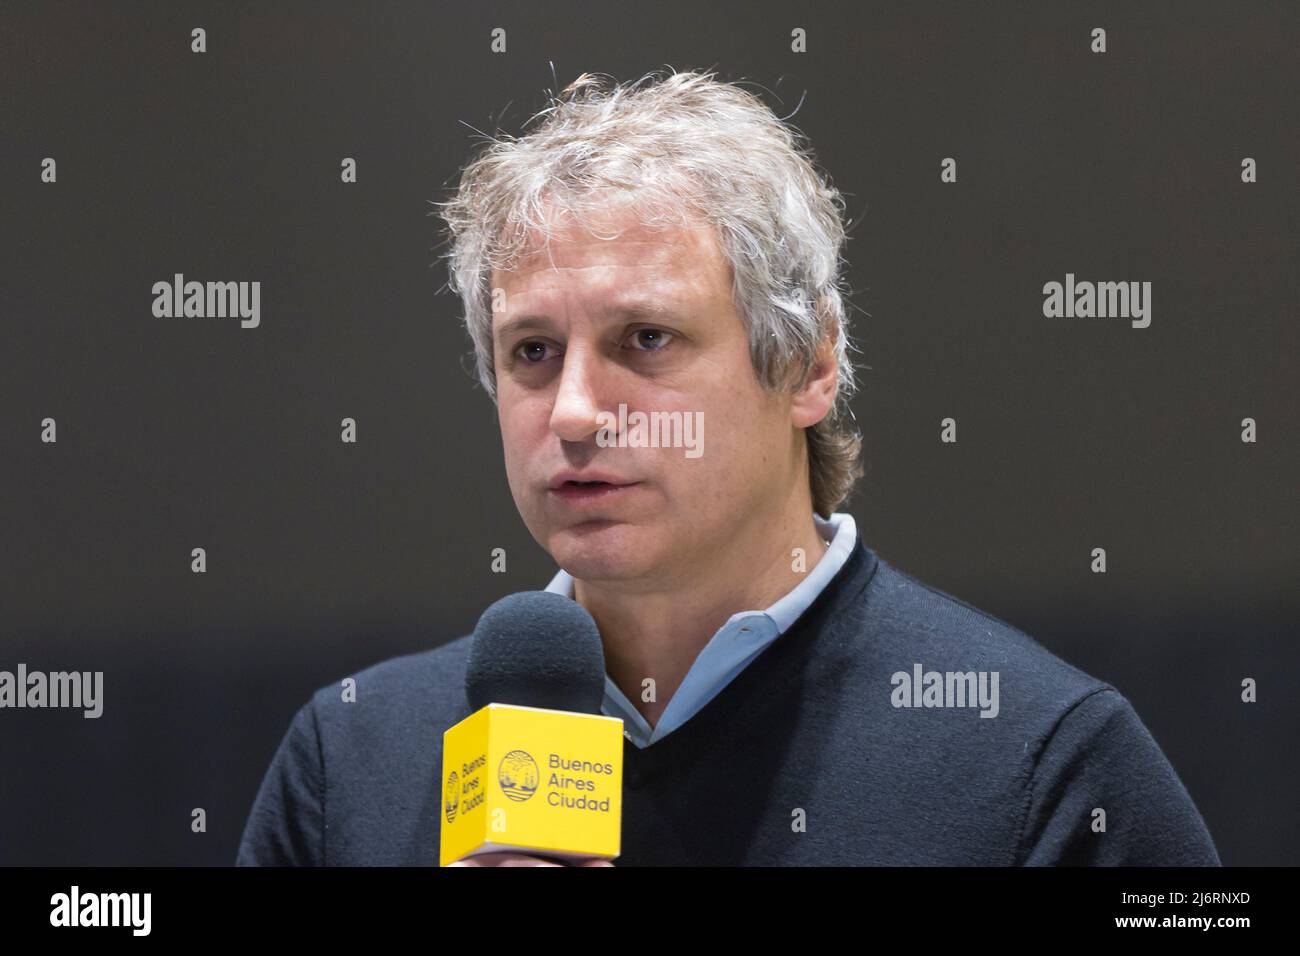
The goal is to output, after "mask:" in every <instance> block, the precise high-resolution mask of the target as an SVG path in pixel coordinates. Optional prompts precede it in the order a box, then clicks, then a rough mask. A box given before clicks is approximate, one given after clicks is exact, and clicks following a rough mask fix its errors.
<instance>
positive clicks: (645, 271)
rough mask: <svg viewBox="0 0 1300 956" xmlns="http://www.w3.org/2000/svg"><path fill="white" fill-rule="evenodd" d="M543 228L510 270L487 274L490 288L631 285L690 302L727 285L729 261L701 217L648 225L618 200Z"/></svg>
mask: <svg viewBox="0 0 1300 956" xmlns="http://www.w3.org/2000/svg"><path fill="white" fill-rule="evenodd" d="M549 225H550V230H551V232H550V237H549V242H548V241H547V238H546V237H545V236H544V235H543V234H541V233H540V232H536V231H535V232H534V233H532V234H530V235H529V236H528V241H527V243H526V245H525V246H524V250H523V252H522V254H521V255H520V256H519V257H518V260H517V261H516V263H515V264H514V266H513V267H512V268H511V269H509V270H506V271H496V270H494V271H493V273H492V287H493V288H494V289H495V288H502V289H505V290H507V292H513V293H514V294H515V295H520V294H526V295H530V296H533V297H542V298H547V297H549V296H551V295H553V294H558V293H563V294H565V295H572V294H575V293H576V294H581V295H583V296H589V297H592V298H595V299H606V298H610V297H616V296H618V295H619V294H620V293H623V292H626V291H629V290H632V289H635V291H639V292H655V293H660V294H669V293H671V294H673V295H674V296H675V297H678V298H691V299H696V298H701V297H703V298H708V297H713V296H716V295H718V294H719V292H729V290H730V282H731V268H730V264H729V263H728V262H727V260H726V256H725V255H724V253H723V251H722V248H721V246H720V245H719V243H718V240H717V233H716V230H715V229H714V227H713V226H712V224H711V223H709V222H708V221H706V220H702V219H699V218H691V219H689V220H687V221H685V222H681V223H678V222H671V223H666V224H661V223H656V224H653V225H647V224H645V223H643V222H641V221H639V220H638V218H637V217H636V216H635V215H634V214H633V212H632V211H631V210H630V209H628V208H627V206H626V205H625V204H624V205H618V206H613V207H610V208H601V209H597V210H594V211H593V212H591V213H587V214H584V217H583V219H582V220H581V221H578V220H576V219H574V218H572V217H571V216H570V217H565V216H559V217H556V218H555V219H553V220H552V221H551V222H550V223H549Z"/></svg>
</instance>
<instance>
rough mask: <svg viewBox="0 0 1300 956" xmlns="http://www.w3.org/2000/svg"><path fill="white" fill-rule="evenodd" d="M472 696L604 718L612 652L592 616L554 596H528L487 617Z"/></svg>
mask: <svg viewBox="0 0 1300 956" xmlns="http://www.w3.org/2000/svg"><path fill="white" fill-rule="evenodd" d="M465 692H466V694H467V695H468V697H469V704H470V709H471V711H477V710H478V709H479V708H481V707H486V706H487V705H488V704H516V705H519V706H523V707H545V708H547V709H548V710H567V711H570V712H572V713H578V714H599V713H600V705H601V702H602V701H603V700H604V698H605V649H604V647H603V646H602V645H601V643H600V631H599V630H597V628H596V622H595V621H594V620H593V619H592V617H591V615H590V614H588V613H587V609H586V608H584V607H583V606H582V605H581V604H579V603H578V602H577V601H575V600H573V599H572V598H567V597H565V596H563V595H561V594H555V593H553V592H550V591H521V592H519V593H518V594H511V595H508V596H506V597H503V598H502V599H501V600H499V601H497V602H496V603H495V604H493V605H492V606H491V607H490V608H488V609H487V610H486V611H484V612H483V616H482V617H481V618H479V622H478V625H477V626H476V627H475V628H474V637H473V639H472V641H471V643H470V650H469V663H468V666H467V669H466V672H465Z"/></svg>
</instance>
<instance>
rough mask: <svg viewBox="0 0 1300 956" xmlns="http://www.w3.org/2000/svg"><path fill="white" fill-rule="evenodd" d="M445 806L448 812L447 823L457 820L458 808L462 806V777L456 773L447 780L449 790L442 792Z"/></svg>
mask: <svg viewBox="0 0 1300 956" xmlns="http://www.w3.org/2000/svg"><path fill="white" fill-rule="evenodd" d="M442 797H443V806H444V808H445V809H446V812H447V822H448V823H451V821H453V820H455V819H456V808H457V807H459V806H460V777H459V776H458V775H457V774H456V771H455V770H453V771H452V772H451V776H449V777H448V778H447V788H446V789H445V790H443V792H442Z"/></svg>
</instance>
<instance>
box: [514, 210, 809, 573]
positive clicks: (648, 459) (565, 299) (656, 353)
mask: <svg viewBox="0 0 1300 956" xmlns="http://www.w3.org/2000/svg"><path fill="white" fill-rule="evenodd" d="M602 219H603V222H602V223H601V224H599V225H598V226H597V228H596V230H595V231H596V232H598V233H599V234H600V235H604V236H609V235H611V234H613V233H614V231H615V230H617V229H623V230H624V231H623V232H622V233H621V234H619V235H618V237H617V238H613V239H609V238H606V239H602V238H598V237H597V236H593V235H592V234H591V233H590V232H588V231H586V230H584V229H582V228H581V227H578V226H576V225H574V224H573V223H572V222H569V223H566V224H565V226H566V227H567V228H562V229H560V230H559V233H558V234H557V235H554V236H552V239H551V244H550V250H549V255H548V254H547V251H546V250H545V249H542V250H541V251H539V252H534V253H533V255H532V256H531V258H529V259H527V260H525V261H524V262H523V263H522V264H521V265H520V267H519V268H518V269H516V270H515V271H512V272H508V273H501V272H494V273H493V275H492V287H493V289H494V290H501V291H502V292H504V302H503V303H502V302H501V301H500V294H499V293H498V294H497V299H498V302H497V304H498V305H502V304H503V306H504V307H503V308H501V310H500V311H498V312H495V313H494V314H493V340H494V352H495V358H494V361H495V368H496V377H497V396H498V401H497V405H498V417H499V420H500V424H501V436H502V441H503V443H504V448H505V464H506V474H507V477H508V480H509V482H510V490H511V493H512V494H513V495H514V499H515V504H516V506H517V507H518V508H519V513H520V515H521V516H522V517H523V519H524V523H525V524H526V525H527V526H528V530H529V531H530V532H531V533H532V535H533V537H534V538H536V540H537V541H538V543H539V544H541V546H542V547H543V548H545V549H546V550H547V552H549V553H550V555H551V557H552V558H553V559H554V560H555V561H556V563H557V564H559V565H560V566H561V567H563V568H564V569H565V570H567V571H568V572H569V573H570V574H572V575H574V576H575V577H577V578H580V579H583V580H589V581H593V582H600V583H603V584H605V585H610V586H622V587H625V588H626V587H630V588H631V589H633V590H637V589H643V590H651V589H653V588H655V587H662V586H664V585H670V584H672V583H674V582H677V581H681V580H683V579H686V578H688V577H695V576H698V575H699V574H701V573H704V574H705V575H707V573H708V569H709V568H711V567H716V564H717V562H718V561H719V560H725V558H723V557H722V556H723V555H725V554H727V553H728V552H727V549H728V547H729V544H730V543H732V542H734V541H735V540H736V539H737V537H738V536H739V535H738V532H739V531H741V530H742V529H745V528H751V527H755V526H761V525H755V524H754V523H755V522H760V523H761V522H763V521H764V520H765V518H766V517H767V516H771V515H775V514H777V513H778V512H779V511H780V510H781V509H783V508H786V507H788V503H789V495H790V494H791V493H792V488H793V487H794V480H795V476H796V468H797V466H798V465H799V458H798V455H799V454H800V451H801V448H802V444H801V443H802V441H803V438H802V436H801V435H799V433H798V430H797V429H796V428H795V426H794V425H793V424H792V420H791V400H790V397H789V395H788V394H786V393H777V394H772V393H768V392H766V391H764V390H763V389H762V387H761V386H760V384H759V381H758V378H757V375H756V374H755V372H754V368H753V365H752V364H751V361H750V357H749V342H748V340H747V337H746V333H745V329H744V326H743V324H742V320H741V317H740V314H739V313H738V311H737V310H736V308H735V306H734V305H733V304H732V301H731V278H732V277H731V268H730V265H729V263H728V262H727V260H726V258H725V256H724V255H723V253H722V250H721V249H720V248H719V246H718V244H717V241H716V239H715V237H714V231H713V229H712V227H711V226H709V225H707V224H705V223H700V224H696V225H692V226H690V227H671V228H669V229H666V230H656V229H651V228H647V227H644V226H640V225H637V224H635V223H634V221H633V220H631V219H630V218H627V217H626V214H625V213H620V212H618V211H615V210H609V211H607V212H605V213H604V214H603V216H602ZM635 310H639V311H635ZM524 319H528V320H532V321H531V324H525V323H522V322H521V321H520V320H524ZM620 403H624V404H626V406H627V412H628V414H629V415H631V413H632V412H635V411H642V412H646V413H651V412H680V413H682V414H681V418H682V420H683V421H685V420H686V419H687V418H688V417H690V418H692V419H694V420H695V421H702V424H703V439H704V441H703V443H702V448H703V453H702V454H701V455H700V456H699V457H687V454H686V453H687V451H688V449H686V448H681V447H676V448H673V447H668V448H665V447H659V448H653V447H617V446H610V445H608V444H606V445H605V446H602V445H601V444H598V441H597V436H598V434H599V432H600V429H601V426H602V425H608V424H609V421H608V420H607V419H603V418H600V417H598V416H599V415H600V413H602V412H606V413H609V414H610V415H611V416H616V415H617V414H618V409H619V404H620ZM697 412H699V413H702V418H701V417H700V416H696V415H695V413H697ZM606 434H607V435H611V434H612V436H613V437H617V434H618V427H617V426H615V428H614V429H613V431H612V433H611V432H607V433H606ZM696 440H697V441H698V440H699V439H698V437H697V439H696ZM565 472H571V473H577V474H579V475H588V474H593V475H594V474H597V473H599V474H600V475H601V476H602V477H604V478H607V479H611V480H612V481H614V482H619V483H633V484H630V485H629V486H626V487H619V488H609V487H605V488H603V489H597V490H594V491H593V490H585V491H583V490H578V489H577V488H576V487H574V486H572V485H569V486H566V487H558V488H557V487H554V486H555V485H556V483H557V481H558V480H559V479H560V478H561V477H562V475H563V473H565ZM786 530H787V529H784V528H772V529H771V531H772V533H775V534H780V533H783V532H785V531H786ZM731 557H733V558H734V555H732V556H731Z"/></svg>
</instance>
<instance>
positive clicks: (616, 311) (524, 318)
mask: <svg viewBox="0 0 1300 956" xmlns="http://www.w3.org/2000/svg"><path fill="white" fill-rule="evenodd" d="M600 316H601V318H602V319H604V320H605V321H610V320H614V319H621V320H623V321H625V322H670V321H680V320H681V313H679V312H677V311H676V310H675V309H672V308H668V307H666V306H662V305H654V304H651V303H632V304H629V305H622V306H611V307H609V308H605V309H602V310H601V311H600ZM551 325H552V321H551V319H550V317H548V316H546V315H533V314H531V313H530V314H526V315H519V316H515V317H514V318H510V319H507V320H506V321H505V322H503V323H501V325H500V326H499V327H498V328H497V333H496V338H497V341H498V342H503V341H505V340H506V339H508V338H509V337H510V336H511V335H513V334H514V333H516V332H524V331H527V330H529V329H541V330H545V329H549V328H550V327H551Z"/></svg>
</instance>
